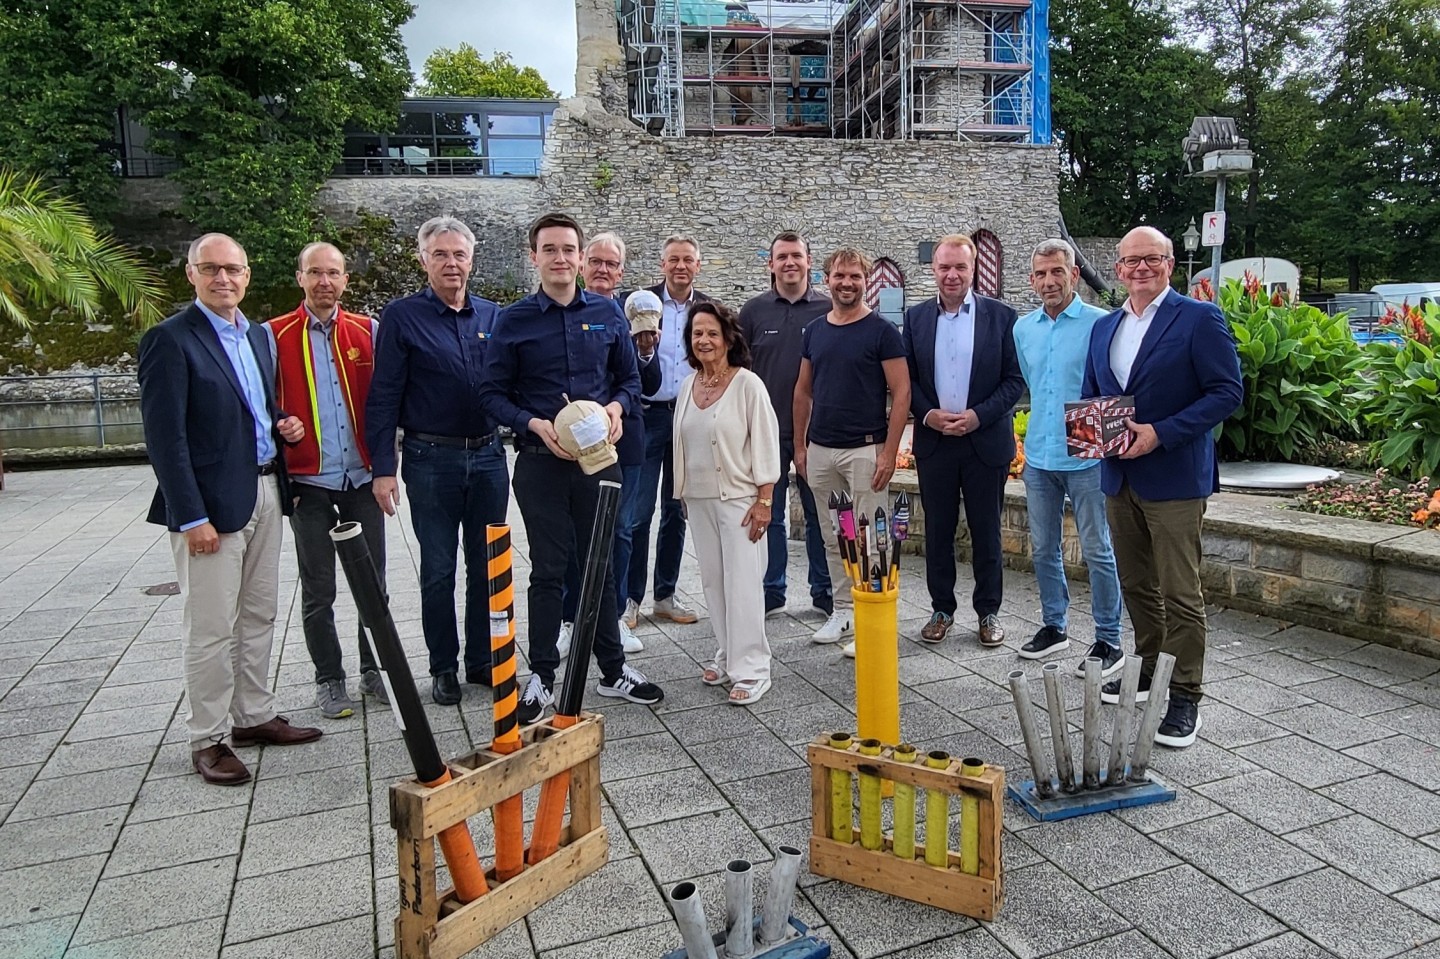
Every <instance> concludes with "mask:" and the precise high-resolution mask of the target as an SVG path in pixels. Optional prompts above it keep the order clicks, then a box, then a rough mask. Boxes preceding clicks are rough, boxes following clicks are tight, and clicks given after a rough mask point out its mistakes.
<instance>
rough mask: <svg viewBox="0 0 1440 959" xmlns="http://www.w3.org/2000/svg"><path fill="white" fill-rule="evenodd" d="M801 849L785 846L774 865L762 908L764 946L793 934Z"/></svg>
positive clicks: (778, 850) (761, 926) (778, 851)
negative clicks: (791, 914)
mask: <svg viewBox="0 0 1440 959" xmlns="http://www.w3.org/2000/svg"><path fill="white" fill-rule="evenodd" d="M801 858H802V856H801V853H800V850H798V849H796V848H795V847H794V846H781V847H780V848H779V849H777V850H776V855H775V864H774V865H773V866H771V867H770V888H769V889H768V890H766V892H765V906H764V908H762V909H761V910H760V944H761V948H765V947H768V946H772V945H774V944H775V943H777V942H779V941H780V940H782V939H784V938H785V937H786V936H787V935H789V934H790V907H791V906H792V905H793V904H794V901H795V883H796V881H797V880H799V878H800V861H801Z"/></svg>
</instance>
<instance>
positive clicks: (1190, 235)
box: [1180, 216, 1200, 293]
mask: <svg viewBox="0 0 1440 959" xmlns="http://www.w3.org/2000/svg"><path fill="white" fill-rule="evenodd" d="M1180 243H1181V244H1182V245H1183V246H1184V247H1185V292H1186V293H1189V292H1190V290H1191V288H1192V287H1194V286H1195V251H1196V250H1198V249H1200V231H1199V230H1197V229H1195V218H1194V217H1193V216H1192V217H1191V218H1190V225H1189V226H1187V227H1186V228H1185V232H1184V233H1182V234H1180Z"/></svg>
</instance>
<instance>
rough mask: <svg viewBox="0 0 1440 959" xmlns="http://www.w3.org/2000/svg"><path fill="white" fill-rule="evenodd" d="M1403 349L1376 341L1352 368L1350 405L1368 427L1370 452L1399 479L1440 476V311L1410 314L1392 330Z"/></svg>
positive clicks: (1439, 309)
mask: <svg viewBox="0 0 1440 959" xmlns="http://www.w3.org/2000/svg"><path fill="white" fill-rule="evenodd" d="M1392 325H1393V326H1394V327H1395V329H1396V330H1397V331H1398V332H1400V333H1401V334H1402V335H1403V340H1402V342H1400V343H1393V342H1384V341H1378V340H1371V341H1370V342H1369V343H1368V344H1366V346H1365V349H1364V351H1363V353H1362V354H1361V356H1360V357H1359V358H1358V359H1357V360H1355V361H1353V362H1352V363H1351V376H1350V379H1349V383H1348V385H1349V387H1350V394H1349V396H1350V401H1351V402H1352V403H1353V404H1354V405H1355V407H1356V410H1357V411H1358V415H1359V418H1360V420H1361V422H1363V423H1364V424H1365V425H1366V426H1368V427H1369V430H1368V434H1369V436H1370V437H1372V438H1373V439H1372V443H1371V451H1372V452H1373V454H1374V455H1375V456H1376V457H1377V458H1378V459H1379V461H1380V464H1381V465H1382V466H1384V467H1385V468H1387V469H1389V470H1391V471H1393V472H1394V473H1396V474H1397V475H1400V476H1406V477H1412V478H1414V477H1420V476H1433V475H1436V473H1437V471H1440V395H1437V394H1440V358H1437V356H1436V353H1435V348H1434V344H1435V343H1437V342H1440V339H1437V338H1440V308H1437V307H1436V306H1435V304H1433V303H1432V304H1430V305H1429V306H1428V307H1426V309H1425V311H1424V312H1423V313H1421V312H1420V311H1419V310H1413V309H1412V310H1409V311H1407V314H1406V316H1405V317H1404V322H1399V323H1394V324H1392Z"/></svg>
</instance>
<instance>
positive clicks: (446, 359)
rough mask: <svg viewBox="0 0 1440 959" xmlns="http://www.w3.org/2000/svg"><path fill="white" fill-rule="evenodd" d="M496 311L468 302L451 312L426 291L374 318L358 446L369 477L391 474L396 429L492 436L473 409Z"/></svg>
mask: <svg viewBox="0 0 1440 959" xmlns="http://www.w3.org/2000/svg"><path fill="white" fill-rule="evenodd" d="M499 314H500V308H499V307H498V306H496V305H495V304H494V303H492V302H490V301H489V300H487V299H484V298H483V297H479V296H470V297H469V302H468V303H467V304H466V305H465V306H464V307H463V308H462V309H459V310H455V309H452V308H451V307H449V306H447V305H446V304H445V303H443V302H441V300H440V298H439V297H438V296H436V295H435V291H434V290H432V289H430V288H429V287H426V288H425V289H423V290H421V291H420V292H419V293H412V294H411V295H409V296H405V297H401V298H400V299H398V300H393V301H391V302H390V303H389V304H387V305H386V307H385V309H384V310H382V311H381V313H380V327H379V331H378V333H377V335H376V340H375V375H374V376H373V377H372V378H371V380H370V396H369V397H368V398H367V399H366V401H365V444H366V446H367V447H368V448H369V450H370V465H371V467H372V469H373V471H374V474H375V475H376V476H394V475H395V473H396V468H395V467H396V461H397V460H398V459H399V457H398V456H397V455H396V452H395V430H396V428H397V427H400V428H403V429H405V430H407V431H410V432H420V433H434V434H435V435H437V436H454V437H462V436H468V437H476V436H484V435H485V434H487V433H492V432H494V431H495V423H494V421H493V420H492V419H491V418H490V417H489V416H486V415H485V411H484V409H482V408H481V406H480V381H481V377H482V376H483V371H484V366H485V352H486V349H487V348H488V346H489V344H490V337H491V335H492V334H493V332H494V329H495V321H496V318H497V317H498V316H499Z"/></svg>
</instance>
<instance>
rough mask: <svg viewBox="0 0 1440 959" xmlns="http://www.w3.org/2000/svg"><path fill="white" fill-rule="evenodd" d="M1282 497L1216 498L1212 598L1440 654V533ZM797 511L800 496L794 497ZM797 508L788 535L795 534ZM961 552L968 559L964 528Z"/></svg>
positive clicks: (1016, 491) (1015, 515) (1210, 514)
mask: <svg viewBox="0 0 1440 959" xmlns="http://www.w3.org/2000/svg"><path fill="white" fill-rule="evenodd" d="M892 489H897V490H898V489H905V490H908V491H910V492H911V493H912V497H911V504H912V505H911V520H910V542H909V547H908V551H910V552H915V553H922V554H923V553H924V550H925V516H924V509H923V508H922V507H921V505H920V499H919V495H918V490H919V486H918V483H917V482H916V480H915V474H914V473H913V472H910V471H908V470H902V471H900V472H898V473H897V474H896V479H895V482H894V484H893V485H892ZM1289 502H1290V501H1289V500H1287V499H1284V498H1279V497H1269V496H1253V495H1242V494H1236V493H1219V494H1217V495H1215V496H1213V497H1211V499H1210V504H1209V508H1208V510H1207V511H1206V514H1205V541H1204V554H1205V557H1204V567H1203V571H1202V575H1203V577H1204V583H1205V598H1206V601H1207V602H1209V603H1211V604H1214V605H1217V606H1226V607H1231V608H1235V609H1242V610H1246V611H1248V612H1252V613H1258V614H1260V615H1263V616H1270V617H1274V618H1275V619H1280V620H1284V621H1286V622H1290V623H1300V624H1303V625H1306V626H1313V627H1315V628H1317V629H1325V630H1329V631H1332V632H1337V633H1343V634H1345V635H1347V636H1354V637H1356V638H1359V639H1364V640H1368V641H1370V642H1376V643H1383V644H1385V645H1387V646H1394V647H1397V648H1399V649H1404V650H1409V651H1410V652H1415V653H1423V654H1425V655H1429V656H1436V657H1440V532H1436V531H1434V530H1423V529H1415V528H1408V527H1403V526H1389V525H1385V524H1382V523H1369V522H1365V521H1363V520H1351V519H1341V518H1337V517H1333V516H1318V515H1315V514H1312V513H1302V512H1299V511H1297V510H1290V509H1284V508H1283V507H1284V506H1285V505H1286V504H1287V503H1289ZM792 503H793V505H794V506H795V507H796V508H798V505H799V500H798V497H796V498H793V500H792ZM797 519H798V517H796V516H795V515H794V511H793V510H792V516H791V530H792V532H793V531H794V530H797V529H799V527H800V524H799V522H797ZM1029 529H1030V527H1029V515H1028V513H1027V511H1026V508H1025V486H1024V484H1023V483H1021V482H1020V481H1019V480H1011V481H1010V483H1009V484H1007V487H1006V491H1005V509H1004V515H1003V516H1002V533H1001V535H1002V542H1003V546H1004V550H1005V562H1006V565H1008V566H1011V567H1013V568H1015V569H1027V570H1028V569H1030V568H1031V562H1030V533H1029ZM1063 548H1064V554H1065V564H1066V567H1067V571H1068V572H1069V573H1070V575H1071V576H1072V577H1075V578H1077V579H1078V580H1080V581H1081V582H1084V581H1085V579H1086V577H1087V573H1086V570H1085V566H1084V561H1083V559H1082V557H1081V555H1080V543H1079V539H1078V537H1077V535H1076V532H1075V525H1074V520H1073V519H1072V518H1071V517H1070V516H1069V515H1068V514H1067V515H1066V518H1065V536H1064V547H1063ZM955 549H956V553H957V555H958V556H959V557H961V559H962V561H963V560H965V559H968V557H969V530H968V529H966V527H965V524H964V523H961V524H960V530H959V532H958V534H957V535H956V542H955Z"/></svg>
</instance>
